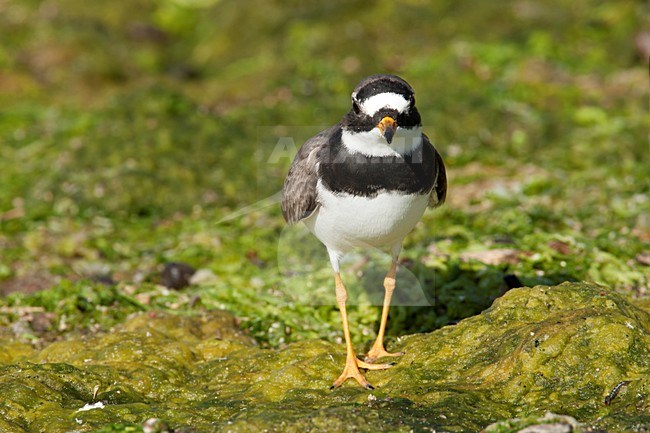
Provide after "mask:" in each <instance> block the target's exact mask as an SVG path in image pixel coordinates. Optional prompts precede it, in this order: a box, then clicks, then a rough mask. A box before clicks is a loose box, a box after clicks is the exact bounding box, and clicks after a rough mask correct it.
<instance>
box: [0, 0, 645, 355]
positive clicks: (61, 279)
mask: <svg viewBox="0 0 650 433" xmlns="http://www.w3.org/2000/svg"><path fill="white" fill-rule="evenodd" d="M649 30H650V18H649V6H648V3H647V2H644V1H619V2H607V1H596V0H578V1H575V0H551V1H545V2H535V1H529V0H513V1H503V2H476V1H434V2H428V1H417V0H411V1H375V2H367V1H328V2H320V3H318V4H316V3H314V4H312V5H307V4H305V2H298V1H256V0H253V1H240V2H235V1H225V0H223V1H219V0H158V1H153V0H138V1H111V2H107V1H102V2H86V1H81V0H47V1H34V0H20V1H18V0H0V41H1V43H0V293H9V292H31V291H34V290H38V289H46V288H51V290H50V291H46V292H45V293H46V294H43V295H38V296H36V297H34V296H32V295H24V294H22V293H14V294H12V295H10V296H9V297H8V298H6V299H4V300H3V301H2V302H3V303H5V304H7V305H24V304H38V305H45V307H46V308H47V309H48V310H52V311H55V310H57V308H60V306H61V303H62V302H72V303H73V304H71V308H70V309H69V310H67V313H66V314H68V315H72V316H74V315H79V316H80V317H84V318H87V316H88V309H87V308H86V309H85V310H84V309H80V308H76V307H78V301H79V299H83V300H84V302H86V303H84V304H83V305H87V304H89V305H91V306H92V305H110V306H113V307H114V308H113V311H114V312H113V313H111V312H107V311H104V310H101V311H100V312H97V313H94V314H93V315H92V317H90V318H89V319H88V320H90V322H91V323H97V322H99V323H100V324H101V323H106V324H112V323H113V321H114V320H116V319H118V320H121V317H122V313H124V314H126V312H129V311H132V310H133V309H139V308H148V306H154V307H156V308H172V309H173V308H179V307H178V306H179V305H181V306H182V307H183V308H184V307H186V306H188V305H190V304H189V302H190V299H191V298H192V296H193V295H197V296H200V297H201V299H202V301H203V304H204V305H205V306H207V307H211V308H215V307H225V308H228V309H230V310H232V311H234V312H235V313H236V314H237V315H239V316H240V317H242V320H243V324H244V326H245V327H246V328H248V329H249V330H250V331H251V332H252V333H253V335H254V336H255V337H256V338H258V340H259V341H261V342H263V343H268V344H271V345H278V344H282V343H284V342H287V341H291V340H293V339H301V338H307V337H331V338H334V336H337V335H338V333H339V332H338V313H337V312H336V309H335V308H334V307H333V306H329V307H319V308H318V309H316V313H315V314H311V310H305V308H306V307H305V306H300V305H298V306H296V305H292V306H287V305H284V304H283V303H282V301H281V296H278V295H277V293H278V292H282V291H283V290H285V284H288V283H286V278H285V277H286V275H283V273H282V272H281V271H280V270H278V267H277V243H278V238H279V237H280V235H281V233H282V229H283V227H284V222H283V220H282V217H281V215H280V212H279V206H277V205H273V206H258V207H257V208H255V209H253V210H252V211H251V212H248V213H246V214H245V215H243V216H241V217H239V218H235V219H232V220H229V221H226V222H221V223H218V222H219V221H220V220H222V218H224V217H225V216H227V215H231V213H232V212H234V211H237V210H238V209H240V208H242V207H244V206H248V205H251V204H253V203H256V202H257V201H258V200H261V199H264V198H266V197H269V196H271V195H272V194H274V193H275V192H277V191H279V190H280V188H281V185H282V182H283V178H284V174H285V173H286V169H287V167H288V165H289V163H290V160H289V159H288V158H282V159H280V160H279V161H278V163H276V164H270V163H268V156H269V155H270V154H271V152H272V151H273V149H274V146H275V145H276V144H277V143H278V140H279V139H281V137H290V138H292V139H293V140H294V142H295V144H296V145H300V144H301V143H302V141H304V139H306V138H308V137H309V136H310V135H312V134H315V133H317V132H318V131H319V130H320V129H322V128H323V127H325V126H328V125H331V124H334V123H335V122H337V121H338V120H339V119H340V118H341V116H342V115H343V114H344V113H345V112H346V111H347V110H348V109H349V108H348V107H349V103H350V102H349V98H350V92H351V90H352V88H353V87H354V86H355V85H356V83H357V82H358V81H359V80H360V79H361V78H363V77H364V76H366V75H368V74H374V73H382V72H387V73H396V74H399V75H401V76H402V77H404V78H405V79H406V80H407V81H409V83H411V85H412V86H413V87H414V89H415V90H416V95H417V101H418V107H419V109H420V112H421V114H422V118H423V122H424V125H425V130H426V132H427V133H428V134H429V135H430V136H431V137H433V139H434V141H435V143H436V146H437V147H438V149H439V150H440V151H441V153H442V155H443V156H444V159H445V161H446V164H447V166H448V171H449V182H450V187H449V202H448V204H447V205H446V206H445V207H443V208H442V209H441V210H439V211H436V212H433V213H431V212H430V213H427V215H426V216H425V218H424V220H423V223H422V224H421V226H420V227H418V229H417V230H416V231H415V232H414V233H413V235H412V236H410V237H409V238H408V241H407V248H406V251H405V253H404V265H405V267H407V268H408V269H409V270H410V271H411V272H412V273H413V274H414V275H416V276H417V277H418V278H419V279H420V281H421V282H422V284H423V285H424V286H425V287H433V285H434V282H435V290H434V288H432V289H431V293H430V297H431V299H432V301H434V302H435V303H436V307H435V308H433V309H432V308H428V309H424V310H423V309H418V308H410V309H409V308H404V309H398V310H396V312H395V313H392V314H393V315H394V316H395V317H394V319H396V318H398V319H396V320H393V321H392V323H393V325H392V326H393V328H392V330H391V332H392V333H393V335H395V334H400V333H404V332H406V331H408V332H416V331H426V330H431V329H433V328H435V327H437V326H441V325H443V324H446V323H449V322H453V321H456V320H458V319H460V318H463V317H466V316H469V315H472V314H476V313H478V312H479V311H481V310H482V309H484V308H486V307H487V306H488V305H489V304H490V302H491V301H492V300H493V299H494V298H495V297H496V296H498V295H500V294H501V293H503V291H504V290H506V289H507V287H506V285H505V283H504V281H503V277H504V275H506V274H510V273H514V274H516V275H517V276H518V277H519V278H520V279H521V280H522V281H523V282H524V283H525V284H538V283H547V284H552V283H558V282H561V281H565V280H581V279H587V280H593V281H597V282H600V283H602V284H606V285H609V286H612V287H614V288H616V289H618V290H620V291H623V292H625V293H628V294H630V295H631V296H634V297H644V296H647V289H648V285H649V280H650V277H649V269H650V268H649V267H648V266H649V264H650V249H649V248H648V243H649V242H650V234H649V233H650V181H649V176H648V167H650V157H649V150H650V148H649V144H648V133H649V129H650V116H648V63H647V53H648V51H650V49H649V48H648V45H650V44H648V42H647V39H648V33H647V32H648V31H649ZM267 204H268V203H267ZM495 249H497V250H499V253H498V254H497V256H496V257H495V256H494V255H491V254H490V251H492V250H495ZM504 250H505V251H504ZM170 261H182V262H186V263H189V264H190V265H192V266H194V267H196V268H204V269H209V270H211V271H212V272H213V274H214V278H213V280H212V281H211V282H210V284H209V285H208V286H206V287H198V288H196V287H195V288H192V289H190V291H189V292H186V293H189V294H185V293H181V294H178V293H176V292H172V293H167V292H165V293H164V294H163V295H160V293H159V292H156V289H155V287H157V286H155V283H156V282H158V278H159V277H158V275H159V272H160V266H161V265H162V264H163V263H166V262H170ZM324 265H325V266H326V263H325V264H324ZM98 277H110V278H111V279H112V280H113V281H115V282H118V283H119V284H120V285H118V288H117V289H115V288H114V287H113V288H111V289H110V293H109V294H108V295H106V296H105V297H102V296H98V295H96V293H97V292H98V291H101V290H109V289H103V288H102V287H103V286H102V285H101V284H98V283H96V282H93V280H97V279H98ZM314 278H315V280H309V285H310V286H315V287H323V288H327V289H328V290H329V285H330V280H329V278H330V277H329V275H323V276H322V278H321V277H314ZM134 282H135V283H136V284H135V288H134V287H132V286H131V284H132V283H134ZM291 284H300V282H295V281H294V282H291ZM303 284H305V283H304V282H303ZM125 287H128V288H129V290H130V292H129V294H133V293H135V294H142V293H149V294H151V293H156V295H155V296H154V295H152V296H153V298H151V297H150V298H147V297H144V296H141V297H140V298H137V299H138V302H136V303H134V302H124V298H123V297H122V296H123V295H124V292H125V289H124V288H125ZM71 293H74V294H75V295H74V296H71ZM30 296H31V297H30ZM70 299H72V301H71V300H70ZM152 299H153V300H152ZM157 300H158V301H157ZM332 300H333V289H332ZM192 305H194V304H192ZM120 308H123V309H124V311H123V310H120ZM197 308H198V307H197ZM306 311H309V312H310V314H305V312H306ZM352 314H353V315H355V314H356V315H357V317H354V318H353V320H356V323H358V324H359V325H358V326H361V327H363V330H364V332H365V334H364V332H362V333H357V334H355V335H356V337H355V338H357V341H365V339H368V338H370V337H368V335H371V334H372V333H373V332H375V331H374V326H375V320H376V319H377V316H376V314H377V313H376V310H375V309H372V308H366V309H364V308H363V307H360V308H359V310H358V311H355V312H353V313H352ZM8 320H11V319H8ZM78 323H79V324H80V326H82V325H83V326H85V324H87V322H84V321H83V320H80V321H79V322H78ZM355 326H356V325H355ZM364 335H365V336H364Z"/></svg>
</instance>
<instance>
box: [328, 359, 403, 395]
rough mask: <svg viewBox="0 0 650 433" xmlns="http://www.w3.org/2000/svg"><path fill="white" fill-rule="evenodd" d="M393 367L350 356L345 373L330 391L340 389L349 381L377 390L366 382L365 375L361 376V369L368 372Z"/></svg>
mask: <svg viewBox="0 0 650 433" xmlns="http://www.w3.org/2000/svg"><path fill="white" fill-rule="evenodd" d="M392 366H393V364H369V363H367V362H364V361H362V360H360V359H357V358H356V357H350V356H348V357H347V359H346V361H345V368H344V369H343V373H341V375H340V376H339V378H338V379H336V381H335V382H334V384H333V385H332V386H331V387H330V389H335V388H338V387H339V386H341V385H342V384H343V382H345V381H346V380H348V379H355V380H356V381H357V382H358V383H359V385H361V386H362V387H364V388H366V389H375V387H374V386H372V385H371V384H370V383H369V382H368V381H367V380H366V378H365V377H364V376H363V374H361V371H359V369H360V368H363V369H366V370H385V369H387V368H390V367H392Z"/></svg>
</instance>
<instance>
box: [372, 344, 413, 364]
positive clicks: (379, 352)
mask: <svg viewBox="0 0 650 433" xmlns="http://www.w3.org/2000/svg"><path fill="white" fill-rule="evenodd" d="M402 355H404V352H388V351H387V350H386V349H385V348H384V345H383V344H379V345H377V344H375V345H374V346H372V348H371V349H370V350H369V351H368V353H366V356H365V360H366V362H375V361H376V360H378V359H379V358H383V357H385V356H402ZM370 365H372V364H370ZM378 365H379V364H378Z"/></svg>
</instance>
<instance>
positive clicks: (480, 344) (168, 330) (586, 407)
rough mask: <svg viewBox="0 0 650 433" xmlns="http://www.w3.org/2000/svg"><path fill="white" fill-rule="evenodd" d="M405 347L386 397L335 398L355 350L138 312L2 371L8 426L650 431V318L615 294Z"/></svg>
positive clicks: (531, 291)
mask: <svg viewBox="0 0 650 433" xmlns="http://www.w3.org/2000/svg"><path fill="white" fill-rule="evenodd" d="M391 349H393V350H394V349H398V350H403V351H404V352H405V355H404V356H403V357H402V358H401V359H399V361H398V363H397V365H396V366H394V367H393V368H391V369H389V370H385V371H371V372H368V373H367V378H368V379H369V380H370V381H371V382H372V383H373V384H374V385H375V386H376V387H377V388H376V390H375V391H372V392H368V391H365V390H363V389H361V388H359V387H357V386H356V384H354V383H352V382H349V383H346V384H345V386H343V387H342V388H340V389H337V390H335V391H329V389H328V387H329V385H330V383H331V382H332V380H333V378H335V377H337V376H338V374H339V373H340V369H341V368H342V366H343V363H344V351H343V347H342V346H341V345H337V344H333V343H330V342H326V341H322V340H310V341H303V342H298V343H293V344H289V345H288V346H286V347H285V348H283V349H277V350H271V349H264V348H261V347H259V346H258V345H257V344H256V343H255V341H254V340H252V339H251V338H250V337H248V336H247V335H246V334H245V333H243V332H242V331H240V330H239V328H238V326H237V324H236V322H235V320H234V318H233V317H232V316H231V315H229V314H228V313H225V312H220V311H213V312H208V313H202V314H200V313H197V314H196V315H193V316H188V315H174V314H169V313H162V312H153V311H152V312H144V313H138V314H135V315H133V316H132V317H130V318H129V319H128V320H127V321H126V322H125V323H124V324H123V325H120V326H118V327H116V328H115V329H114V330H113V332H111V333H100V334H97V335H86V336H83V335H77V336H74V335H73V334H70V335H69V336H68V338H66V339H65V340H63V341H57V342H53V343H51V344H49V345H47V346H46V347H45V348H43V349H42V350H40V351H34V352H33V353H32V354H31V355H30V354H29V352H28V351H27V352H26V351H24V350H22V349H17V351H18V352H19V353H20V356H18V355H16V356H15V357H14V358H11V357H9V358H4V360H5V361H4V362H3V366H2V367H0V394H1V395H3V400H2V401H1V402H0V414H2V417H1V418H2V419H3V422H4V423H5V424H3V425H0V427H3V428H5V430H6V431H12V432H13V431H16V432H21V431H41V430H42V429H44V428H46V427H47V431H49V432H54V433H56V432H64V431H72V430H74V431H79V432H91V431H96V430H98V429H100V428H103V429H106V428H107V427H106V426H107V425H112V426H113V427H112V428H113V429H115V431H129V430H128V429H131V428H140V427H138V426H141V425H142V423H143V422H144V421H145V420H146V419H149V418H158V419H160V420H163V421H164V422H166V423H168V424H169V425H170V427H172V428H181V429H182V428H186V429H191V430H188V431H194V432H204V431H205V432H209V431H233V432H238V431H239V432H248V431H263V430H266V431H288V432H293V431H295V432H299V431H331V432H336V431H350V430H356V431H368V432H370V431H404V432H407V431H429V429H431V428H433V429H437V430H438V431H450V432H470V431H478V430H480V429H482V428H485V427H486V426H488V425H489V424H491V423H494V422H496V421H498V420H499V419H508V418H526V417H531V416H533V417H534V416H538V417H541V416H543V415H544V414H545V413H546V412H547V411H551V412H554V413H561V414H565V415H569V416H572V417H574V418H576V419H577V420H578V422H580V423H581V424H582V425H583V426H587V427H594V428H603V429H608V430H610V431H617V432H619V431H620V432H624V431H634V429H635V428H637V427H638V426H644V425H646V426H647V425H648V423H649V422H650V380H649V377H650V358H649V357H648V353H650V313H649V312H648V311H646V310H642V309H640V308H638V307H636V306H635V305H634V304H632V303H630V302H629V301H627V300H626V299H625V298H623V297H621V296H620V295H618V294H616V293H614V292H612V291H611V290H609V289H608V288H606V287H603V286H599V285H595V284H586V283H566V284H562V285H559V286H553V287H548V286H538V287H534V288H527V287H524V288H520V289H513V290H511V291H509V292H508V293H506V294H505V295H504V296H503V297H501V298H499V299H498V300H497V301H495V302H494V304H493V306H492V307H490V308H489V309H488V310H486V311H485V312H483V313H482V314H480V315H478V316H475V317H472V318H469V319H466V320H463V321H461V322H460V323H458V324H457V325H453V326H447V327H444V328H442V329H440V330H437V331H434V332H432V333H429V334H415V335H409V336H405V337H403V338H401V339H399V341H397V342H396V343H395V344H394V347H391ZM18 358H20V359H21V360H20V361H18V362H16V361H15V359H18ZM12 359H14V361H12ZM623 380H626V381H629V384H628V385H627V386H626V387H624V388H623V389H621V390H620V392H619V394H618V396H617V397H616V398H615V399H614V400H613V401H612V402H611V404H610V405H609V406H606V405H605V404H604V398H605V396H607V395H608V394H609V393H610V391H611V389H612V388H613V387H614V386H615V385H616V384H617V383H619V382H620V381H623ZM99 403H101V405H100V406H101V407H94V408H92V407H91V408H90V409H89V406H87V405H97V404H99ZM84 408H85V409H88V410H84ZM9 426H10V427H11V428H10V427H9ZM102 431H108V430H102ZM111 431H112V430H111ZM181 431H182V430H181ZM491 431H497V430H491Z"/></svg>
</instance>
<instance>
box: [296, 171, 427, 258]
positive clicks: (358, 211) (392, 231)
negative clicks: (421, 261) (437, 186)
mask: <svg viewBox="0 0 650 433" xmlns="http://www.w3.org/2000/svg"><path fill="white" fill-rule="evenodd" d="M317 188H318V201H319V203H320V205H319V207H318V208H317V209H316V210H315V211H314V212H313V213H312V214H311V215H310V216H309V218H306V219H305V220H303V221H304V223H305V225H306V226H307V228H308V229H309V230H310V231H311V232H312V233H313V234H314V235H315V236H316V237H317V238H318V239H319V240H320V241H321V242H322V243H324V244H325V245H326V246H327V247H328V248H329V249H332V250H335V251H337V252H339V253H342V254H343V253H346V252H348V251H350V250H352V249H353V248H354V247H363V246H372V247H384V246H388V247H392V246H395V245H398V244H400V243H401V242H402V239H404V237H405V236H406V235H407V234H408V233H409V232H410V231H411V230H412V229H413V227H415V224H416V223H417V222H418V221H419V220H420V218H421V217H422V214H423V213H424V210H425V209H426V207H427V202H428V199H429V195H428V194H417V195H406V194H403V193H399V192H383V193H379V194H378V195H377V196H375V197H372V198H367V197H361V196H353V195H351V194H344V193H337V194H334V193H332V192H331V191H329V190H327V189H326V188H324V187H323V185H322V183H321V182H320V181H319V183H318V186H317Z"/></svg>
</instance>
